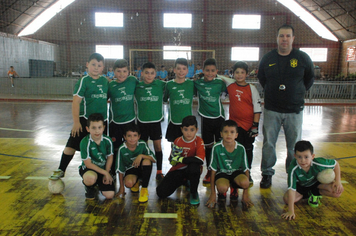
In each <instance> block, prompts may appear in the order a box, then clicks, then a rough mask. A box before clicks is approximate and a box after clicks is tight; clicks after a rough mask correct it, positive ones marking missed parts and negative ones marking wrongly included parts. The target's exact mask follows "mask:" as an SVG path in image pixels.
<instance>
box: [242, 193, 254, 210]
mask: <svg viewBox="0 0 356 236" xmlns="http://www.w3.org/2000/svg"><path fill="white" fill-rule="evenodd" d="M241 203H242V204H243V205H244V206H245V207H251V206H253V203H252V202H251V199H250V197H249V195H248V191H247V190H244V191H243V194H242V199H241Z"/></svg>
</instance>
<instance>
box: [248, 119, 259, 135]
mask: <svg viewBox="0 0 356 236" xmlns="http://www.w3.org/2000/svg"><path fill="white" fill-rule="evenodd" d="M258 125H259V124H258V123H257V122H253V124H252V127H251V129H250V130H249V131H248V135H249V136H250V137H257V136H258Z"/></svg>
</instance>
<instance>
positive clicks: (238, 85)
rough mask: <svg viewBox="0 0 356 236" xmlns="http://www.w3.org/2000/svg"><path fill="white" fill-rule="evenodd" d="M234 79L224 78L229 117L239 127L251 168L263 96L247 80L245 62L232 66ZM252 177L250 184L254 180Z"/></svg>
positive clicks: (239, 137) (238, 139)
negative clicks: (227, 96)
mask: <svg viewBox="0 0 356 236" xmlns="http://www.w3.org/2000/svg"><path fill="white" fill-rule="evenodd" d="M232 74H233V77H234V80H232V79H228V78H224V80H225V81H229V82H227V84H228V87H227V91H228V93H229V98H230V107H229V115H230V116H229V117H230V118H229V119H230V120H233V121H235V122H236V123H237V124H238V126H239V128H238V133H239V135H238V137H237V141H238V142H239V143H240V144H242V145H243V146H244V147H245V150H246V155H247V160H248V168H249V169H250V170H251V166H252V160H253V143H254V142H255V137H257V135H258V125H259V121H260V116H261V112H262V110H261V98H260V95H259V93H258V91H257V89H256V87H255V86H254V85H252V84H248V83H247V82H246V77H247V75H248V65H247V64H246V63H245V62H242V61H239V62H236V63H235V65H234V66H233V67H232ZM249 178H250V184H252V183H253V180H252V178H251V175H250V176H249Z"/></svg>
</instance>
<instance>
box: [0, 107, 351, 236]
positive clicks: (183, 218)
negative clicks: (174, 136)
mask: <svg viewBox="0 0 356 236" xmlns="http://www.w3.org/2000/svg"><path fill="white" fill-rule="evenodd" d="M226 109H228V108H227V107H226ZM166 120H167V119H166ZM71 125H72V119H71V103H69V102H0V147H1V149H0V204H1V207H0V235H166V236H168V235H356V198H355V195H356V107H355V106H352V105H350V106H340V105H338V106H323V105H321V106H307V107H306V108H305V110H304V125H303V138H304V139H307V140H310V141H311V142H312V143H313V144H314V146H315V152H316V156H323V157H327V158H335V159H337V160H338V161H339V163H340V165H341V171H342V180H343V184H344V188H345V191H344V193H343V195H342V196H341V198H339V199H331V198H327V197H324V198H323V199H322V205H321V206H320V207H319V208H311V207H310V206H309V205H308V204H307V203H306V202H299V203H297V205H296V217H297V218H296V220H294V221H286V220H284V219H282V218H281V214H282V213H283V212H284V211H285V210H286V209H287V206H286V205H285V204H284V203H283V200H282V196H283V194H284V192H285V191H286V189H287V184H286V173H285V170H284V159H285V155H286V149H285V142H284V136H283V132H282V131H281V134H280V137H279V139H278V144H277V149H278V158H279V160H278V163H277V165H276V174H275V176H274V177H273V183H272V187H271V188H270V189H260V188H259V182H260V179H261V176H260V168H259V166H260V158H261V148H262V135H260V136H259V137H258V138H257V140H256V142H255V152H254V156H255V159H254V162H253V167H252V177H253V179H254V181H255V185H254V186H253V187H251V189H250V196H251V199H252V201H253V203H254V206H253V207H252V208H249V209H244V208H243V207H242V205H241V202H240V201H239V202H238V203H235V204H234V203H231V202H230V201H229V199H227V201H226V204H220V205H217V206H216V207H215V208H214V209H209V208H207V207H206V206H205V204H204V203H205V202H206V201H207V199H208V196H209V193H210V188H209V186H204V185H203V184H200V186H199V195H200V199H201V204H200V205H199V206H197V207H194V206H190V205H189V203H188V196H189V195H188V193H187V191H186V190H185V188H184V187H182V188H180V189H178V190H177V192H176V193H174V194H173V195H172V196H171V197H170V198H168V199H165V200H159V199H158V197H157V195H156V193H155V187H156V181H155V180H154V178H151V181H150V185H149V193H150V196H149V201H148V203H145V204H140V203H139V202H138V195H137V194H132V193H130V191H129V190H128V189H126V192H127V194H126V198H125V199H124V200H123V199H114V200H111V201H105V202H99V201H97V200H94V201H87V200H86V199H85V197H84V188H83V185H82V183H81V178H80V177H79V174H78V166H79V164H80V156H79V154H76V156H75V157H74V159H73V161H72V162H71V163H70V166H69V167H68V170H67V172H66V176H65V178H64V179H63V180H64V182H65V185H66V188H65V190H64V191H63V193H62V194H61V195H52V194H50V193H49V191H48V189H47V184H48V179H47V178H48V176H49V175H50V174H51V172H52V170H54V169H56V168H57V166H58V163H59V160H60V156H61V153H62V150H63V148H64V145H65V143H66V141H67V138H68V134H69V131H70V129H71ZM166 126H167V123H166V121H165V122H163V123H162V129H163V130H164V131H165V129H166ZM162 143H163V151H164V168H163V170H164V172H167V170H168V169H169V164H168V161H167V160H166V159H167V155H168V153H169V151H170V150H169V144H168V143H167V142H166V141H165V140H163V141H162ZM155 169H156V167H154V169H153V170H154V171H153V172H155ZM205 172H206V169H205V168H204V173H203V175H202V178H203V176H204V174H205ZM152 176H153V175H152ZM240 194H241V192H240Z"/></svg>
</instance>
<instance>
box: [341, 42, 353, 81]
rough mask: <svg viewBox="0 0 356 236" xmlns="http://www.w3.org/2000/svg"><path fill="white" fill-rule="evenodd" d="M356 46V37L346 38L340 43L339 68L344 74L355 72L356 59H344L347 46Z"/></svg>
mask: <svg viewBox="0 0 356 236" xmlns="http://www.w3.org/2000/svg"><path fill="white" fill-rule="evenodd" d="M351 46H353V47H356V39H354V40H348V41H345V42H343V43H342V49H341V51H340V54H341V55H340V59H341V68H342V71H341V73H343V74H344V75H345V76H347V75H349V74H356V61H349V62H347V61H346V51H347V48H348V47H351Z"/></svg>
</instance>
